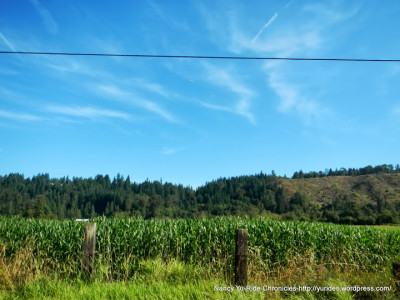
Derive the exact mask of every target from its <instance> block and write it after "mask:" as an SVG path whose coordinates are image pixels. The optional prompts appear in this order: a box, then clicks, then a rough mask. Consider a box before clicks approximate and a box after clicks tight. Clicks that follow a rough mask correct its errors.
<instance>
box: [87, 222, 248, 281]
mask: <svg viewBox="0 0 400 300" xmlns="http://www.w3.org/2000/svg"><path fill="white" fill-rule="evenodd" d="M247 240H248V233H247V230H246V229H236V239H235V284H236V285H241V286H245V285H247ZM82 249H83V256H82V270H83V271H84V272H85V273H87V274H91V272H92V267H93V263H94V259H95V252H96V223H85V225H84V233H83V244H82Z"/></svg>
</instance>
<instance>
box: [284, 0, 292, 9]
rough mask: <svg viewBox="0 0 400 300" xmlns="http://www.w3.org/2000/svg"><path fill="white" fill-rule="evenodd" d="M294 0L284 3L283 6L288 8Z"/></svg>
mask: <svg viewBox="0 0 400 300" xmlns="http://www.w3.org/2000/svg"><path fill="white" fill-rule="evenodd" d="M293 1H294V0H290V1H289V2H288V3H286V5H285V8H288V7H289V6H290V5H292V3H293Z"/></svg>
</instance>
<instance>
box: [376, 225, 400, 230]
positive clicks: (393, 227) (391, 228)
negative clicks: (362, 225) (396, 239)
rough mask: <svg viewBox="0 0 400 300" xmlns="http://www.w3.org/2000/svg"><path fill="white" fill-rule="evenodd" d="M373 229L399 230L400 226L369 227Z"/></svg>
mask: <svg viewBox="0 0 400 300" xmlns="http://www.w3.org/2000/svg"><path fill="white" fill-rule="evenodd" d="M371 227H373V228H377V229H387V230H394V231H397V230H400V225H374V226H371Z"/></svg>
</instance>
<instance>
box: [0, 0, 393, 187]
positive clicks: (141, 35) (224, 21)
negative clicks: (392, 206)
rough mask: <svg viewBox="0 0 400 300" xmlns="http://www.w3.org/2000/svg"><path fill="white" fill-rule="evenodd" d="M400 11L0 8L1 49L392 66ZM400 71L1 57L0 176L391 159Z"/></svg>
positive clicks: (306, 166) (190, 179)
mask: <svg viewBox="0 0 400 300" xmlns="http://www.w3.org/2000/svg"><path fill="white" fill-rule="evenodd" d="M399 15H400V2H399V1H389V0H388V1H369V0H363V1H300V0H291V1H289V0H288V1H235V0H230V1H216V0H213V1H105V0H99V1H80V0H79V1H78V0H69V1H45V0H3V1H2V5H1V9H0V50H3V51H43V52H87V53H121V54H165V55H210V56H262V57H310V58H311V57H318V58H331V57H334V58H366V59H368V58H380V59H399V58H400V35H399V32H400V18H399V17H398V16H399ZM399 82H400V63H376V62H370V63H366V62H318V61H314V62H310V61H251V60H240V61H237V60H195V59H166V58H121V57H76V56H75V57H70V56H28V55H16V54H1V55H0V174H1V175H5V174H8V173H10V172H19V173H23V174H24V175H25V176H27V177H30V176H33V175H36V174H38V173H49V174H50V176H51V177H63V176H70V177H74V176H76V177H84V178H86V177H94V176H96V175H97V174H103V175H105V174H109V175H110V176H112V177H113V176H115V175H116V174H117V173H120V174H121V175H123V176H124V177H127V176H128V175H129V176H130V178H131V181H136V182H142V181H144V180H145V179H146V178H148V179H149V180H160V179H161V178H162V180H163V181H164V182H172V183H180V184H183V185H184V186H189V185H190V186H192V187H197V186H200V185H203V184H205V183H206V182H208V181H211V180H214V179H217V178H219V177H231V176H238V175H249V174H255V173H259V172H260V171H263V172H264V173H267V174H269V173H271V170H274V171H275V172H276V174H278V175H282V176H283V175H285V174H286V175H287V176H291V175H292V174H293V172H295V171H299V170H300V169H302V170H303V171H304V172H308V171H314V170H315V171H320V170H322V171H324V170H325V169H326V168H333V169H335V168H338V169H339V168H341V167H345V168H349V167H352V168H359V167H364V166H366V165H378V164H384V163H387V164H390V163H391V164H396V163H399V161H400V159H399V148H400V139H399V136H400V85H399Z"/></svg>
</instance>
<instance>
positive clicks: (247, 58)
mask: <svg viewBox="0 0 400 300" xmlns="http://www.w3.org/2000/svg"><path fill="white" fill-rule="evenodd" d="M0 54H23V55H64V56H108V57H137V58H183V59H226V60H228V59H230V60H289V61H290V60H293V61H342V62H346V61H347V62H400V59H365V58H305V57H256V56H202V55H160V54H112V53H71V52H32V51H0Z"/></svg>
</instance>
